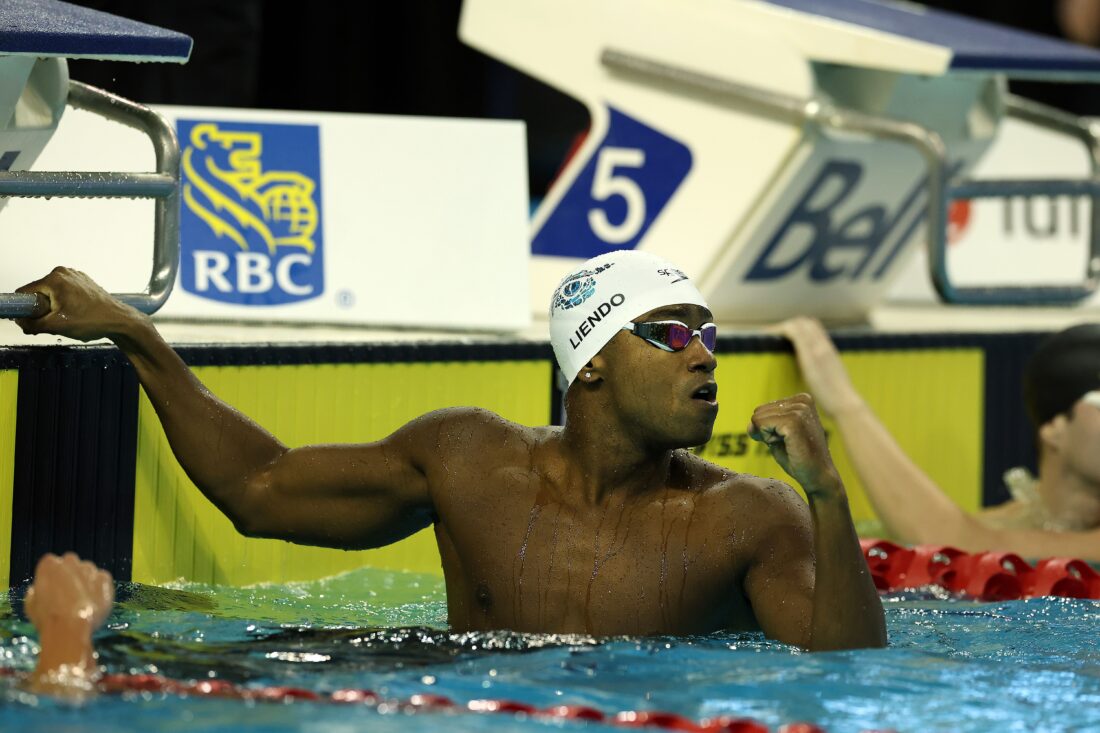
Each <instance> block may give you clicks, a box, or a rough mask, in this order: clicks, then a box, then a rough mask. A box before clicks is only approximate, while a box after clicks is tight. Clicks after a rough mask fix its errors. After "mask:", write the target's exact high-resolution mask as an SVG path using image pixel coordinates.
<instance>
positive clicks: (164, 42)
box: [0, 0, 191, 64]
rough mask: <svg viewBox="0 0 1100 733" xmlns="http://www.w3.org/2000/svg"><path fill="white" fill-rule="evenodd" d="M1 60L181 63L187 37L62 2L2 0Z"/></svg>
mask: <svg viewBox="0 0 1100 733" xmlns="http://www.w3.org/2000/svg"><path fill="white" fill-rule="evenodd" d="M0 55H5V56H39V57H43V56H63V57H65V58H71V59H81V58H83V59H107V60H115V61H172V62H175V63H180V64H182V63H185V62H186V61H187V59H188V57H190V56H191V38H190V36H185V35H183V34H182V33H176V32H175V31H169V30H165V29H164V28H158V27H157V26H154V25H149V24H147V23H138V22H136V21H133V20H126V19H125V18H120V17H118V16H117V15H111V14H109V13H103V12H100V11H98V10H91V9H89V8H82V7H80V6H77V5H70V4H69V3H64V2H60V0H0Z"/></svg>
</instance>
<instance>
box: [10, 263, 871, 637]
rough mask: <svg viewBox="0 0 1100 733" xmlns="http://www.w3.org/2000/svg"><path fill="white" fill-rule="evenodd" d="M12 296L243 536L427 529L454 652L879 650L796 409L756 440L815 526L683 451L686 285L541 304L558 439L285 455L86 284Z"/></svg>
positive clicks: (485, 416)
mask: <svg viewBox="0 0 1100 733" xmlns="http://www.w3.org/2000/svg"><path fill="white" fill-rule="evenodd" d="M19 292H22V293H41V294H43V295H44V296H46V297H47V298H48V299H49V302H50V311H49V313H47V314H46V315H44V316H42V317H40V318H37V319H25V320H21V321H19V322H18V323H19V325H20V326H21V327H22V328H23V330H24V331H25V332H26V333H29V334H36V333H50V334H58V335H62V336H68V337H71V338H75V339H79V340H82V341H90V340H93V339H98V338H101V337H106V338H109V339H111V340H112V341H113V342H114V343H115V344H116V345H117V346H118V347H119V348H120V349H121V350H122V351H123V353H125V354H126V356H127V357H128V358H129V359H130V361H131V362H132V363H133V365H134V367H135V369H136V371H137V375H138V378H139V380H140V381H141V384H142V386H143V387H144V389H145V393H146V395H147V396H148V398H149V400H150V402H151V403H152V405H153V407H154V408H155V409H156V412H157V415H158V416H159V418H160V420H161V423H162V425H163V426H164V430H165V433H166V435H167V437H168V440H169V442H170V444H171V446H172V450H173V452H174V453H175V455H176V458H177V459H178V460H179V462H180V464H181V465H182V466H183V468H184V469H185V470H186V471H187V474H188V476H189V477H190V478H191V480H192V481H193V482H194V483H195V485H196V486H197V487H198V488H199V489H200V490H201V491H202V492H203V494H205V495H206V496H207V497H208V498H209V499H210V500H211V501H212V502H213V503H214V504H215V505H216V506H217V507H218V508H219V509H220V510H221V511H222V512H224V513H225V514H226V516H228V517H229V519H230V520H232V522H233V524H234V526H235V527H236V528H237V530H238V531H240V532H241V533H242V534H244V535H246V536H249V537H267V538H278V539H282V540H287V541H291V542H297V543H301V544H308V545H320V546H326V547H337V548H344V549H362V548H372V547H380V546H383V545H387V544H389V543H392V542H395V541H397V540H400V539H402V538H404V537H407V536H409V535H411V534H412V533H414V532H416V531H418V530H420V529H423V528H425V527H428V526H432V527H433V529H434V532H435V537H436V540H437V543H438V546H439V553H440V556H441V558H442V566H443V573H444V579H445V582H446V588H447V607H448V621H449V623H450V625H451V627H452V628H454V629H456V630H462V631H465V630H489V629H511V630H515V631H523V632H543V633H587V634H594V635H620V634H632V635H644V634H704V633H708V632H712V631H717V630H762V631H763V632H764V633H765V634H766V635H767V636H768V637H771V638H774V639H778V640H780V641H782V642H785V643H788V644H794V645H798V646H801V647H804V648H807V649H810V650H825V649H849V648H857V647H876V646H883V645H884V644H885V643H886V630H885V622H884V619H883V611H882V605H881V603H880V601H879V598H878V594H877V592H876V591H875V588H874V585H873V582H872V580H871V577H870V574H869V572H868V570H867V566H866V563H865V562H864V559H863V555H862V553H861V551H860V547H859V539H858V537H857V536H856V532H855V529H854V527H853V525H852V520H851V515H850V513H849V510H848V500H847V496H846V494H845V489H844V485H843V483H842V482H841V480H840V477H839V475H838V473H837V471H836V468H835V467H834V465H833V462H832V459H831V457H830V456H829V452H828V448H827V445H826V442H825V437H824V433H823V431H822V428H821V424H820V422H819V420H818V415H817V411H816V409H815V407H814V402H813V400H812V398H811V397H810V396H809V395H795V396H793V397H790V398H787V399H784V400H780V401H778V402H773V403H770V404H767V405H763V406H761V407H759V408H757V409H756V411H755V412H754V413H753V415H752V416H751V419H750V421H749V432H750V433H751V435H752V436H753V438H755V439H756V440H760V441H763V442H764V443H766V444H767V445H768V447H769V449H770V450H771V453H772V455H773V456H774V457H775V459H776V460H777V461H778V462H779V464H780V465H781V466H782V467H783V468H784V470H785V471H786V472H787V473H788V474H789V475H790V476H791V477H792V478H793V479H794V480H796V481H797V482H798V483H799V484H800V485H801V486H802V488H803V490H804V491H805V493H806V494H807V496H808V497H809V503H808V504H807V502H805V501H803V500H802V498H801V497H799V495H798V494H797V493H796V492H795V491H794V490H793V489H792V488H790V487H789V486H788V485H786V484H784V483H782V482H779V481H773V480H769V479H762V478H757V477H754V476H748V475H743V474H734V473H731V472H730V471H728V470H725V469H723V468H721V467H719V466H716V465H714V464H711V463H708V462H707V461H705V460H703V459H701V458H699V457H697V456H695V455H693V454H692V453H691V452H690V451H689V450H687V449H688V448H689V447H691V446H697V445H701V444H703V443H705V442H706V441H707V440H708V438H710V435H711V431H712V429H713V426H714V419H715V416H716V415H717V412H718V388H717V385H716V383H715V381H714V371H715V367H716V365H717V363H716V360H715V358H714V355H713V353H712V349H713V347H714V339H715V333H716V332H715V327H714V325H713V323H712V318H713V317H712V315H711V313H710V311H709V310H708V309H707V307H706V304H705V302H704V300H703V298H702V296H701V295H700V294H699V292H698V290H697V289H696V288H695V287H694V285H693V284H692V282H691V280H690V279H689V278H688V277H687V276H686V275H684V274H683V273H682V272H681V271H680V270H678V269H676V268H675V267H674V266H673V265H671V264H670V263H668V262H665V261H663V260H660V259H659V258H656V257H654V256H652V255H649V254H644V253H639V252H612V253H609V254H607V255H603V256H600V257H597V258H595V259H593V260H589V261H588V262H585V263H583V264H582V265H581V266H580V267H579V268H577V269H576V270H575V271H574V272H572V273H571V274H569V275H568V276H567V277H566V278H565V279H564V280H563V281H562V283H561V285H560V286H559V287H558V289H557V291H556V292H555V293H554V296H553V301H552V303H551V314H550V331H551V342H552V345H553V348H554V352H555V355H556V356H557V359H558V363H559V365H560V366H561V368H562V370H563V372H564V374H565V376H566V378H567V379H568V382H569V387H568V389H567V391H566V395H565V405H566V414H567V419H566V423H565V425H564V427H525V426H521V425H517V424H515V423H512V422H509V421H507V420H504V419H502V418H501V417H499V416H497V415H495V414H493V413H491V412H488V411H486V410H482V409H475V408H465V407H463V408H451V409H444V410H438V411H435V412H431V413H428V414H426V415H423V416H421V417H419V418H416V419H414V420H412V421H411V422H409V423H408V424H406V425H404V426H403V427H401V428H399V429H398V430H397V431H396V432H394V433H393V434H391V435H390V436H388V437H386V438H383V439H382V440H379V441H377V442H372V443H364V444H345V445H314V446H305V447H299V448H288V447H287V446H286V445H284V444H283V443H281V442H280V441H279V440H278V439H276V438H275V437H274V436H272V435H271V434H270V433H268V432H267V431H266V430H264V429H263V428H262V427H260V426H259V425H257V424H256V423H254V422H253V421H252V420H250V419H249V418H247V417H246V416H245V415H243V414H241V413H240V412H238V411H236V410H234V409H233V408H232V407H230V406H228V405H226V404H225V403H224V402H222V401H221V400H219V399H218V398H217V397H215V396H214V395H213V394H211V393H210V391H209V390H207V389H206V387H204V386H203V385H202V384H201V383H200V382H199V381H198V379H197V378H196V377H195V376H194V375H193V374H192V373H191V371H190V370H189V369H188V368H187V366H186V365H185V364H184V363H183V361H182V360H181V359H180V357H179V356H178V355H177V354H176V353H175V352H174V351H173V350H172V348H171V347H170V346H169V345H168V344H167V343H166V342H165V341H164V340H163V339H162V338H161V337H160V335H159V334H158V333H157V331H156V329H155V328H154V326H153V324H152V321H151V320H150V319H149V318H148V317H146V316H145V315H142V314H141V313H139V312H138V311H136V310H134V309H132V308H130V307H128V306H125V305H123V304H122V303H119V302H118V301H116V300H114V299H113V298H111V297H110V295H108V294H107V293H106V292H105V291H103V289H102V288H100V287H99V286H98V285H96V284H95V283H94V282H93V281H92V280H91V279H90V278H88V277H87V276H86V275H84V274H82V273H80V272H76V271H73V270H68V269H64V268H57V269H55V270H54V271H53V272H52V273H51V274H49V275H48V276H47V277H45V278H43V279H42V280H39V281H37V282H34V283H31V284H29V285H26V286H24V287H22V288H20V289H19ZM361 409H364V410H369V409H371V405H369V404H364V405H362V406H361Z"/></svg>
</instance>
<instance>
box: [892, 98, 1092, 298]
mask: <svg viewBox="0 0 1100 733" xmlns="http://www.w3.org/2000/svg"><path fill="white" fill-rule="evenodd" d="M1089 175H1090V165H1089V159H1088V150H1087V149H1086V148H1085V146H1084V144H1083V143H1082V142H1081V141H1080V140H1078V139H1077V138H1073V137H1070V136H1068V135H1064V134H1058V133H1055V132H1051V131H1049V130H1044V129H1042V128H1039V127H1036V126H1034V125H1031V124H1028V123H1025V122H1022V121H1019V120H1016V119H1013V118H1006V119H1004V120H1003V121H1002V123H1001V126H1000V128H999V129H998V133H997V138H996V140H994V142H993V144H992V145H991V146H990V147H989V150H988V151H987V152H986V154H985V157H983V158H982V159H981V161H980V162H979V163H978V164H977V166H976V167H975V168H974V171H973V173H972V177H973V178H975V179H987V178H1008V179H1011V178H1039V179H1042V178H1068V179H1085V178H1088V177H1089ZM948 218H949V222H950V224H949V228H948V255H947V266H948V271H949V272H950V274H951V278H952V282H955V283H956V284H958V285H961V286H986V287H988V286H1010V285H1017V286H1018V285H1032V286H1043V285H1061V286H1066V285H1080V284H1081V283H1082V282H1083V281H1084V280H1085V276H1086V265H1087V259H1088V244H1089V239H1088V238H1089V231H1090V227H1091V218H1092V204H1091V202H1090V201H1089V200H1088V198H1087V197H1069V196H1059V197H1049V196H1028V197H1023V196H1019V197H1012V198H998V199H974V200H969V201H958V202H956V203H955V204H954V205H953V206H952V207H951V210H950V212H949V214H948ZM889 299H890V300H891V301H895V302H929V301H934V300H938V297H937V295H936V294H935V292H934V290H933V288H932V283H931V280H930V278H929V275H928V258H927V256H926V254H925V250H924V248H923V247H922V248H919V249H918V252H917V254H916V256H915V257H913V259H912V260H911V261H910V262H909V264H908V265H907V266H906V268H905V271H904V273H903V274H902V275H901V276H899V278H898V280H897V282H896V283H895V284H894V286H893V288H892V289H891V291H890V297H889ZM1088 303H1090V304H1096V303H1100V298H1098V297H1096V296H1094V297H1093V298H1092V299H1090V300H1089V301H1088Z"/></svg>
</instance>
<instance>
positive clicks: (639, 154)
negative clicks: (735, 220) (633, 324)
mask: <svg viewBox="0 0 1100 733" xmlns="http://www.w3.org/2000/svg"><path fill="white" fill-rule="evenodd" d="M608 113H609V118H608V123H607V134H606V135H605V136H604V139H603V142H601V143H600V147H598V148H597V149H596V151H595V152H594V153H593V154H592V157H591V158H589V159H588V162H587V163H585V166H584V168H583V169H582V170H581V172H580V174H578V175H577V177H576V179H574V181H573V183H572V185H571V186H570V187H569V190H568V191H566V192H565V195H564V196H562V198H561V200H560V201H558V204H557V206H556V207H555V208H554V210H553V211H552V212H550V216H549V217H548V218H547V219H546V221H545V222H544V223H543V225H542V227H540V228H539V231H538V232H537V233H536V234H535V237H534V240H533V241H532V243H531V251H532V252H533V253H534V254H536V255H553V256H558V257H579V258H581V259H588V258H589V257H595V256H597V255H601V254H604V253H605V252H611V251H613V250H616V249H633V248H634V247H636V246H637V245H638V242H640V241H641V239H642V237H643V236H645V233H646V230H648V229H649V227H650V225H651V224H652V223H653V221H654V220H655V219H656V218H657V215H658V214H660V213H661V209H663V208H664V207H665V204H667V203H668V201H669V199H671V198H672V194H674V193H675V192H676V189H677V188H679V187H680V183H681V182H683V180H684V177H685V176H687V174H688V171H689V170H691V151H690V150H688V148H687V146H686V145H684V144H683V143H681V142H680V141H678V140H674V139H672V138H671V137H669V136H667V135H665V134H664V133H662V132H658V131H657V130H654V129H653V128H651V127H649V126H647V125H644V124H642V123H641V122H639V121H638V120H635V119H634V118H632V117H629V116H627V115H625V114H623V113H622V112H619V111H618V110H616V109H615V108H613V107H610V108H608Z"/></svg>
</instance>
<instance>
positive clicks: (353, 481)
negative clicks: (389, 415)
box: [238, 421, 433, 549]
mask: <svg viewBox="0 0 1100 733" xmlns="http://www.w3.org/2000/svg"><path fill="white" fill-rule="evenodd" d="M422 422H423V421H422ZM422 422H421V423H419V424H418V422H416V421H414V422H413V423H410V424H409V425H406V426H405V427H404V428H402V429H400V430H398V431H397V432H395V433H394V434H393V435H391V436H389V437H388V438H386V439H384V440H380V441H377V442H374V443H363V444H348V445H314V446H306V447H302V448H295V449H292V450H289V451H287V452H286V453H284V454H283V455H281V456H280V457H279V458H278V459H277V460H275V461H273V462H272V463H271V464H270V465H269V466H267V467H266V468H265V469H264V470H263V471H262V472H260V473H258V474H257V475H256V476H255V477H253V479H252V480H251V481H250V482H249V487H248V492H249V501H248V507H249V511H248V512H247V516H246V517H245V519H244V520H243V521H242V522H240V523H239V524H238V529H240V530H241V531H242V532H243V533H245V534H247V535H250V536H259V537H273V538H278V539H284V540H288V541H291V542H298V543H301V544H310V545H321V546H325V547H339V548H344V549H363V548H370V547H380V546H382V545H386V544H389V543H391V542H395V541H397V540H399V539H402V538H403V537H407V536H408V535H410V534H412V533H414V532H416V531H417V530H419V529H422V528H424V527H426V526H428V525H429V524H431V522H432V519H433V510H432V500H431V493H430V491H429V486H428V480H427V476H426V473H427V472H426V468H425V466H424V465H423V461H422V452H421V451H420V450H419V447H420V446H421V444H422V443H424V442H426V440H427V438H426V436H425V435H423V433H424V432H425V430H426V426H425V425H423V424H422ZM241 525H243V526H241Z"/></svg>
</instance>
